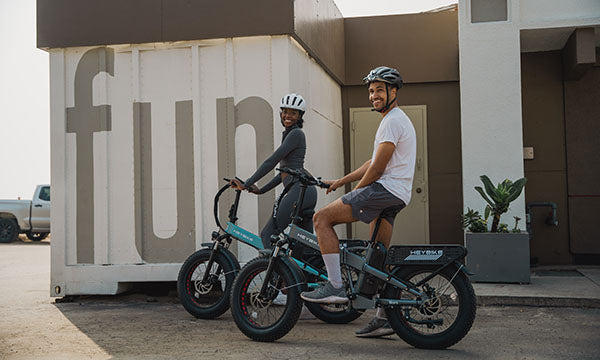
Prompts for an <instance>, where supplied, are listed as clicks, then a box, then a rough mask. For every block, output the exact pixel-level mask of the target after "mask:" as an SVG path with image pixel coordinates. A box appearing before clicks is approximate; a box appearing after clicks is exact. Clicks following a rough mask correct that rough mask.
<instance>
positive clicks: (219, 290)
mask: <svg viewBox="0 0 600 360" xmlns="http://www.w3.org/2000/svg"><path fill="white" fill-rule="evenodd" d="M304 171H306V170H304ZM224 180H225V181H227V184H226V185H224V186H223V187H222V188H221V189H220V190H219V191H218V192H217V194H216V195H215V198H214V207H213V213H214V218H215V222H216V224H217V226H218V230H217V231H213V232H212V234H211V240H212V241H211V242H207V243H203V244H202V247H203V248H202V249H199V250H197V251H196V252H194V253H193V254H191V255H190V256H189V257H188V258H187V259H186V260H185V262H184V263H183V265H182V266H181V269H180V270H179V274H178V276H177V294H178V296H179V299H180V301H181V304H182V305H183V307H184V308H185V310H187V311H188V312H189V313H190V314H192V315H193V316H194V317H196V318H201V319H214V318H217V317H219V316H221V315H222V314H223V313H225V312H226V311H227V310H228V309H229V299H230V293H231V289H232V286H233V281H234V279H235V277H236V276H237V274H238V273H239V271H240V264H239V262H238V260H237V258H236V256H235V255H234V254H233V253H232V252H231V251H230V250H229V247H230V245H231V243H232V241H233V240H234V239H235V240H237V241H241V242H243V243H245V244H247V245H249V246H251V247H253V248H255V249H257V250H259V253H260V254H263V256H268V255H269V254H270V250H269V249H264V247H263V243H262V240H261V238H260V237H259V236H257V235H255V234H253V233H251V232H249V231H247V230H245V229H243V228H241V227H239V226H237V225H236V222H237V220H238V218H237V211H238V207H239V201H240V195H241V191H240V190H235V200H234V201H233V204H232V205H231V207H230V209H229V221H228V222H227V224H226V225H225V227H223V226H222V225H221V222H220V219H219V215H218V214H219V211H218V209H219V199H220V197H221V195H222V194H223V193H224V192H225V191H227V190H228V189H230V188H231V187H230V184H229V182H230V180H229V179H224ZM238 180H239V179H238ZM321 184H322V183H321ZM292 185H293V183H290V184H288V186H286V187H285V189H284V191H283V193H282V194H281V195H280V196H279V198H278V200H277V202H276V207H275V208H276V209H278V208H279V204H280V202H281V200H282V198H283V196H284V195H285V194H286V193H287V192H288V191H289V189H290V188H291V186H292ZM305 189H306V188H305V187H304V188H303V190H305ZM301 195H302V196H300V197H299V199H298V201H297V202H296V207H295V209H297V210H298V211H295V215H294V216H295V221H296V223H297V224H300V223H301V222H302V219H303V217H307V216H311V217H312V215H313V212H312V211H311V212H305V213H302V212H300V211H299V210H300V209H302V203H303V201H304V191H302V194H301ZM278 239H279V238H278V236H276V235H274V236H273V240H274V241H277V240H278ZM350 245H361V246H362V245H364V244H363V243H361V242H348V241H343V246H350ZM290 249H293V247H292V248H290ZM310 251H312V250H310ZM290 252H291V250H290ZM297 252H298V255H297V256H298V258H296V257H293V254H292V256H291V257H290V258H289V259H290V261H291V263H290V266H294V267H295V268H294V273H293V274H294V276H295V277H294V279H295V280H294V281H295V282H296V283H298V284H302V289H307V288H311V287H316V286H317V285H318V283H317V282H318V281H323V280H326V279H327V275H326V273H325V271H324V270H323V269H324V264H323V260H322V258H321V255H320V254H319V253H317V252H314V251H313V254H312V255H311V254H306V256H302V251H297ZM356 279H357V276H356V274H355V276H354V280H356ZM288 281H289V279H288ZM292 291H293V290H292ZM277 295H279V293H275V294H274V296H273V297H269V298H268V299H266V298H265V299H263V305H264V306H267V305H269V306H273V307H278V306H279V307H281V305H278V302H277ZM280 298H281V297H280ZM306 307H307V308H308V310H309V311H310V312H311V313H312V314H313V315H314V316H315V317H317V318H318V319H320V320H322V321H325V322H328V323H334V324H345V323H349V322H351V321H353V320H355V319H357V318H358V317H359V316H361V315H362V313H363V311H361V310H355V309H351V308H350V307H349V306H347V305H327V304H306Z"/></svg>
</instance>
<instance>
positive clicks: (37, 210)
mask: <svg viewBox="0 0 600 360" xmlns="http://www.w3.org/2000/svg"><path fill="white" fill-rule="evenodd" d="M19 233H24V234H26V235H27V237H28V238H29V239H31V240H33V241H40V240H42V239H45V238H46V236H48V234H49V233H50V185H38V186H37V188H36V189H35V193H34V194H33V200H0V243H7V242H11V241H14V240H16V239H17V237H18V236H19Z"/></svg>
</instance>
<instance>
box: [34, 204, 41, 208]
mask: <svg viewBox="0 0 600 360" xmlns="http://www.w3.org/2000/svg"><path fill="white" fill-rule="evenodd" d="M33 206H34V207H42V205H41V204H36V205H33Z"/></svg>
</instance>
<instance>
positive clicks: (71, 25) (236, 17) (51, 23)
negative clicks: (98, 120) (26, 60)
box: [37, 0, 345, 83]
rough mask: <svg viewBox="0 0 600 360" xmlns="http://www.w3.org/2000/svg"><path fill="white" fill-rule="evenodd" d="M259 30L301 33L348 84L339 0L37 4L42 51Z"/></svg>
mask: <svg viewBox="0 0 600 360" xmlns="http://www.w3.org/2000/svg"><path fill="white" fill-rule="evenodd" d="M132 19H135V20H134V21H132ZM73 29H77V31H73ZM259 35H291V36H293V37H294V38H295V39H296V40H297V41H298V42H300V43H301V44H302V46H303V47H304V48H305V49H306V50H307V51H308V52H309V53H310V54H311V56H312V57H314V58H315V59H316V60H317V61H318V62H319V64H320V65H321V66H323V67H324V69H325V70H326V71H327V72H328V73H329V75H330V76H332V77H333V78H334V79H335V80H336V81H337V82H338V83H342V82H343V81H344V67H345V59H344V20H343V18H342V14H341V13H340V11H339V10H338V8H337V7H336V5H335V3H334V2H333V0H252V1H241V0H220V1H211V0H194V1H189V0H105V1H95V0H39V1H38V2H37V46H38V47H39V48H46V49H50V48H66V47H75V46H92V45H109V44H112V45H115V44H140V43H149V42H167V41H183V40H205V39H218V38H232V37H244V36H259Z"/></svg>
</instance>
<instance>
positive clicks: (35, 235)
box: [25, 231, 49, 241]
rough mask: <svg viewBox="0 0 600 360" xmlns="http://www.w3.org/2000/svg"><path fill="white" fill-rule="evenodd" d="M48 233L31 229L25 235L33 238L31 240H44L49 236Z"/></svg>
mask: <svg viewBox="0 0 600 360" xmlns="http://www.w3.org/2000/svg"><path fill="white" fill-rule="evenodd" d="M48 234H49V233H47V232H31V231H28V232H27V233H26V234H25V235H27V238H28V239H29V240H31V241H42V240H44V239H45V238H47V237H48Z"/></svg>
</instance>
